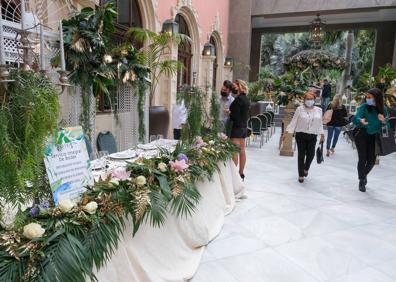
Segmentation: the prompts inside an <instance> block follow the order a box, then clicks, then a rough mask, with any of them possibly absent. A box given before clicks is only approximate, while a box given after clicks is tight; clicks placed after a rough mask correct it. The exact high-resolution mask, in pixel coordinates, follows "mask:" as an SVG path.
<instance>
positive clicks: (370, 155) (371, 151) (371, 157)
mask: <svg viewBox="0 0 396 282" xmlns="http://www.w3.org/2000/svg"><path fill="white" fill-rule="evenodd" d="M375 138H376V136H375V135H369V134H368V135H367V151H366V152H367V162H366V170H365V174H366V175H365V176H367V174H369V173H370V171H371V170H372V169H373V167H374V165H375V160H376V155H375V142H376V140H375Z"/></svg>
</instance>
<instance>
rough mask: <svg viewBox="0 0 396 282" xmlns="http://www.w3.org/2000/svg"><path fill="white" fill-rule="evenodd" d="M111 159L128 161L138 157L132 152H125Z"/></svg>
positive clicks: (115, 154)
mask: <svg viewBox="0 0 396 282" xmlns="http://www.w3.org/2000/svg"><path fill="white" fill-rule="evenodd" d="M109 157H110V158H112V159H115V160H127V159H132V158H134V157H136V153H135V152H130V151H125V152H118V153H114V154H111V155H109Z"/></svg>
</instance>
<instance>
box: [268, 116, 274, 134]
mask: <svg viewBox="0 0 396 282" xmlns="http://www.w3.org/2000/svg"><path fill="white" fill-rule="evenodd" d="M267 113H269V114H270V115H271V127H272V128H273V130H274V132H273V133H275V132H276V126H275V113H274V112H273V111H267Z"/></svg>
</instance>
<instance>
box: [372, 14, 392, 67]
mask: <svg viewBox="0 0 396 282" xmlns="http://www.w3.org/2000/svg"><path fill="white" fill-rule="evenodd" d="M395 28H396V22H388V23H383V24H381V26H380V27H378V28H377V35H376V39H375V41H376V42H375V54H374V66H373V74H374V75H376V74H377V73H378V70H379V67H382V66H384V65H385V64H392V62H393V54H394V50H395V43H396V40H395V39H396V33H395Z"/></svg>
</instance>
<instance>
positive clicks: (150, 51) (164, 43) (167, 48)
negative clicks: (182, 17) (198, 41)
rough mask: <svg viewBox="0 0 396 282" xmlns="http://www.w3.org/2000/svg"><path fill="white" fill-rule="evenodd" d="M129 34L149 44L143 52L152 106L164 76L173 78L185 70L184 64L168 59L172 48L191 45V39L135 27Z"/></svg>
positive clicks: (178, 34) (177, 34)
mask: <svg viewBox="0 0 396 282" xmlns="http://www.w3.org/2000/svg"><path fill="white" fill-rule="evenodd" d="M128 34H129V36H130V37H131V38H133V39H134V40H135V41H137V42H140V43H145V42H146V43H147V42H149V43H148V44H147V45H146V46H144V47H143V48H142V50H141V52H142V54H143V56H142V58H143V59H144V64H145V65H146V66H147V67H148V68H149V69H150V71H151V72H150V81H151V84H150V105H152V104H153V98H154V95H155V92H156V90H157V87H158V84H159V81H160V78H161V77H162V75H166V76H168V77H169V76H173V75H176V74H177V72H178V71H180V70H182V69H183V64H182V63H180V62H179V61H178V60H175V59H170V58H167V56H168V54H170V53H171V46H172V45H176V46H183V45H185V44H191V39H190V37H188V36H187V35H185V34H181V33H172V34H171V33H168V32H162V33H156V32H153V31H150V30H147V29H143V28H138V27H133V28H131V29H130V30H129V31H128Z"/></svg>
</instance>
